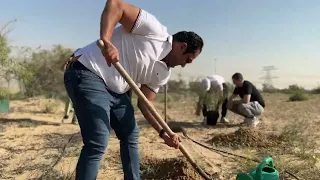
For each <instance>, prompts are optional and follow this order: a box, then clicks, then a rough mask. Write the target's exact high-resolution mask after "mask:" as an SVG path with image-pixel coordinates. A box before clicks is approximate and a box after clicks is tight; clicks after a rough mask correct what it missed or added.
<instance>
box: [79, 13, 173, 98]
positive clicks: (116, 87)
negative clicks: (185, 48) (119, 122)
mask: <svg viewBox="0 0 320 180" xmlns="http://www.w3.org/2000/svg"><path fill="white" fill-rule="evenodd" d="M96 42H97V41H94V42H92V43H91V44H89V45H87V46H85V47H83V48H81V49H79V50H78V51H76V52H75V56H78V55H81V57H80V58H79V61H80V62H81V63H82V64H83V65H84V66H86V67H87V68H88V69H89V70H91V71H92V72H94V73H96V74H97V75H98V76H100V77H101V78H102V79H103V80H104V82H105V83H106V86H107V88H108V89H109V90H111V91H113V92H115V93H118V94H122V93H125V92H126V91H128V90H129V89H130V87H129V85H128V84H127V82H126V81H125V79H124V78H122V76H121V75H120V73H119V72H118V71H117V69H116V68H115V67H114V66H112V65H111V67H108V65H107V62H106V60H105V58H104V56H103V55H102V53H101V51H100V49H99V47H98V46H97V44H96ZM111 42H112V44H113V45H114V46H115V47H116V48H117V49H118V52H119V57H120V58H119V62H120V64H121V65H122V66H123V68H124V69H125V70H126V71H127V73H128V74H129V75H130V77H131V78H132V79H133V81H134V82H135V83H136V84H137V85H141V84H145V85H146V86H148V87H149V89H151V90H152V91H154V92H156V93H157V92H158V91H159V88H160V87H161V86H163V85H164V84H166V83H167V81H168V79H169V77H170V74H171V70H170V69H169V68H168V67H167V65H166V64H165V63H164V62H162V61H161V60H162V59H163V58H164V57H166V56H167V55H168V53H169V52H170V51H171V49H172V36H171V35H169V34H168V32H167V28H166V27H165V26H164V25H162V24H161V23H160V22H159V21H158V20H157V18H156V17H155V16H153V15H152V14H150V13H148V12H147V11H145V10H143V9H141V10H140V13H139V16H138V18H137V21H136V23H135V25H134V27H133V29H132V32H130V33H128V32H126V31H125V30H124V28H123V26H122V25H121V26H119V27H117V28H115V29H114V32H113V35H112V38H111Z"/></svg>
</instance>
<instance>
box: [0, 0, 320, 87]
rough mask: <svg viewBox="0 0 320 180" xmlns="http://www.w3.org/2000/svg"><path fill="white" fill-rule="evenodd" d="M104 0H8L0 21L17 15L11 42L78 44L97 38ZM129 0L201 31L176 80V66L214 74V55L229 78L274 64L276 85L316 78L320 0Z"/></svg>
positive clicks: (192, 73)
mask: <svg viewBox="0 0 320 180" xmlns="http://www.w3.org/2000/svg"><path fill="white" fill-rule="evenodd" d="M105 2H106V0H97V1H86V0H69V1H62V0H47V1H36V0H29V1H24V0H15V1H9V0H5V4H4V6H1V7H0V12H1V21H0V25H1V24H5V23H6V22H8V21H10V20H13V19H17V22H16V23H14V25H13V26H12V28H13V31H12V32H11V33H10V34H9V36H8V37H9V41H10V44H11V45H13V46H27V47H33V48H36V47H38V46H40V45H41V46H42V47H43V48H49V47H52V45H54V44H61V45H63V46H64V47H68V48H72V49H76V48H79V47H82V46H84V45H86V44H88V43H91V42H92V41H94V40H95V39H98V37H99V28H100V27H99V21H100V15H101V12H102V10H103V7H104V5H105ZM127 2H128V3H130V4H133V5H136V6H139V7H141V8H143V9H145V10H147V11H148V12H150V13H152V14H153V15H155V16H156V17H157V18H158V19H159V21H160V22H161V23H162V24H163V25H165V26H166V27H167V28H168V31H169V33H170V34H173V33H175V32H177V31H181V30H188V31H194V32H196V33H198V34H199V35H200V36H201V37H202V38H203V40H204V48H203V52H202V53H201V54H200V56H199V57H198V58H197V59H196V60H195V62H194V63H192V64H191V65H187V66H186V67H185V68H180V67H178V68H174V69H173V74H172V78H173V79H174V78H176V77H177V74H179V73H181V74H182V75H183V77H184V79H189V78H191V77H201V76H207V75H212V74H214V72H215V61H214V59H217V62H216V65H217V67H216V69H217V74H218V75H221V76H223V77H224V78H225V79H226V81H229V82H230V81H231V76H232V74H234V73H235V72H240V73H242V74H243V75H244V78H245V79H247V80H249V81H251V82H252V83H254V84H256V86H257V87H258V88H261V85H262V84H263V80H262V79H260V77H262V76H264V73H263V71H262V68H263V67H264V66H275V67H276V68H277V69H278V70H275V71H273V72H272V75H273V76H277V77H279V78H277V79H274V80H273V82H274V86H275V87H279V88H286V87H288V86H289V85H291V84H298V85H299V86H302V87H305V88H307V89H312V88H315V87H317V86H318V85H319V82H320V73H319V67H320V61H319V57H320V51H319V50H318V49H319V47H320V41H319V39H320V33H319V32H320V23H319V20H318V19H319V18H318V17H320V1H316V0H308V1H299V0H282V1H277V0H269V1H254V0H243V1H236V0H227V1H198V2H197V3H194V1H191V0H185V1H179V0H178V1H169V0H163V1H152V2H150V1H147V0H139V1H137V0H127ZM168 5H169V6H168ZM70 10H72V11H70ZM57 12H59V13H57Z"/></svg>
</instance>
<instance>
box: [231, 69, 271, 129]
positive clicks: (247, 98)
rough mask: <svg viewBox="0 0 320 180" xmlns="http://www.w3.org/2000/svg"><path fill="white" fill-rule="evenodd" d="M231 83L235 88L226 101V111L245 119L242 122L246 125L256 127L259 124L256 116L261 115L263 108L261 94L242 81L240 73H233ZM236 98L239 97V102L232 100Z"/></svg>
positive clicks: (247, 82) (249, 83)
mask: <svg viewBox="0 0 320 180" xmlns="http://www.w3.org/2000/svg"><path fill="white" fill-rule="evenodd" d="M232 81H233V84H235V85H236V87H235V89H234V91H233V94H232V95H231V96H230V98H229V100H228V105H227V106H228V109H229V110H230V111H232V112H234V113H236V114H239V115H241V116H243V117H245V119H244V121H245V123H247V124H248V125H250V126H253V127H256V126H257V125H258V124H259V120H258V118H257V116H259V115H261V114H262V113H263V111H264V108H265V103H264V100H263V98H262V96H261V94H260V93H259V91H258V90H257V88H256V87H255V86H254V85H253V84H252V83H251V82H250V81H247V80H244V79H243V76H242V74H241V73H235V74H234V75H233V76H232ZM237 96H240V98H241V100H234V99H235V98H236V97H237Z"/></svg>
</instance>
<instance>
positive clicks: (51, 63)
mask: <svg viewBox="0 0 320 180" xmlns="http://www.w3.org/2000/svg"><path fill="white" fill-rule="evenodd" d="M21 51H22V52H21V54H23V56H22V57H20V58H17V59H16V65H15V68H14V70H13V71H14V74H15V77H16V78H17V79H18V80H19V81H20V82H21V84H22V86H23V92H24V93H25V95H26V96H28V97H32V96H36V95H47V96H49V97H61V96H65V95H66V93H65V88H64V85H63V70H62V68H61V67H62V65H63V63H64V62H65V61H66V60H67V59H68V57H69V56H70V55H71V54H72V51H71V49H69V48H64V47H63V46H61V45H55V46H53V48H52V49H49V50H47V49H39V50H37V51H34V50H32V49H30V48H21Z"/></svg>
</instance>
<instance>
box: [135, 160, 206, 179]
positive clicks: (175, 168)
mask: <svg viewBox="0 0 320 180" xmlns="http://www.w3.org/2000/svg"><path fill="white" fill-rule="evenodd" d="M140 166H141V168H140V169H141V171H142V172H141V179H143V180H152V179H154V180H203V178H202V177H201V175H199V174H198V173H197V172H196V171H195V170H194V168H193V167H192V165H191V164H190V163H189V162H187V161H186V160H184V159H174V158H171V159H145V160H144V161H143V162H142V164H141V165H140Z"/></svg>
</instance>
